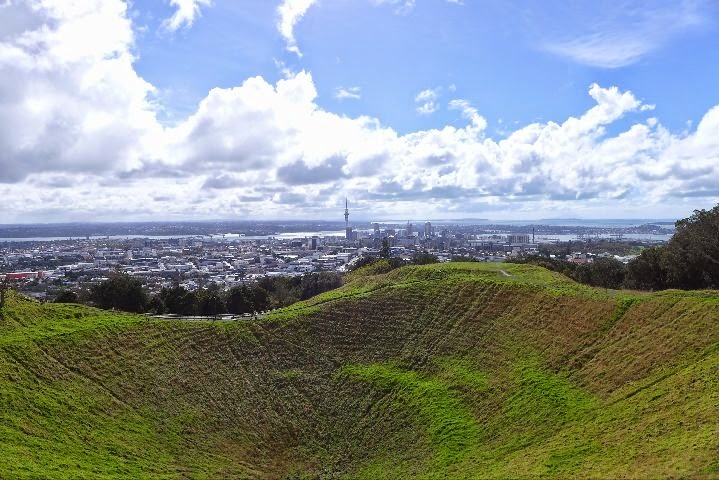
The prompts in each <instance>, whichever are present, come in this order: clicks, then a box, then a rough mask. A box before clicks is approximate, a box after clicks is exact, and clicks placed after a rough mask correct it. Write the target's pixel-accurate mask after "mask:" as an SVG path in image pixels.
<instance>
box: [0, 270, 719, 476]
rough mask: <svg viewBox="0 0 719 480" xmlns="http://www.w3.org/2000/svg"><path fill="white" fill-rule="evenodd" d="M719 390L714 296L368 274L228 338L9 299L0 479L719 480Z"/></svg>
mask: <svg viewBox="0 0 719 480" xmlns="http://www.w3.org/2000/svg"><path fill="white" fill-rule="evenodd" d="M502 271H504V273H503V272H502ZM717 372H719V292H707V291H698V292H679V291H666V292H659V293H640V292H629V291H615V290H603V289H595V288H590V287H587V286H584V285H578V284H576V283H574V282H572V281H570V280H568V279H566V278H565V277H563V276H561V275H558V274H555V273H552V272H549V271H547V270H544V269H541V268H538V267H533V266H528V265H509V264H499V265H497V264H476V263H472V264H443V265H427V266H417V267H405V268H401V269H397V270H391V271H389V270H387V269H383V268H382V266H381V265H379V266H373V267H371V269H365V270H363V271H359V272H355V273H353V274H351V275H350V277H349V279H348V282H347V284H346V285H344V286H343V287H342V288H340V289H337V290H334V291H331V292H326V293H324V294H322V295H319V296H317V297H314V298H312V299H309V300H307V301H305V302H300V303H299V304H296V305H293V306H291V307H288V308H286V309H283V310H280V311H277V312H275V313H273V314H272V315H270V316H268V317H265V318H261V319H258V320H255V321H240V322H231V323H227V322H222V323H220V322H218V323H211V322H208V323H203V322H188V323H182V322H172V321H159V320H151V319H147V318H145V317H140V316H133V315H125V314H117V313H110V312H104V311H100V310H95V309H92V308H87V307H83V306H79V305H59V304H48V305H41V304H37V303H34V302H32V301H29V300H26V299H22V298H20V297H19V296H17V295H14V296H11V297H10V300H9V303H8V305H7V306H6V307H5V309H4V311H3V314H2V319H1V320H0V479H6V478H7V479H15V478H18V479H22V478H27V479H30V478H33V479H35V478H67V479H71V478H72V479H75V478H87V479H95V478H128V479H129V478H133V479H134V478H153V479H154V478H157V479H160V478H162V479H164V478H168V479H170V478H172V479H174V478H207V479H214V478H326V479H330V478H357V479H381V478H386V479H395V478H427V479H435V478H436V479H440V478H458V479H459V478H462V479H463V478H467V479H469V478H537V477H551V478H567V477H572V476H576V477H581V478H620V477H621V478H652V479H653V478H719V374H718V373H717Z"/></svg>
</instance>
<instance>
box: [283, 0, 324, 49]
mask: <svg viewBox="0 0 719 480" xmlns="http://www.w3.org/2000/svg"><path fill="white" fill-rule="evenodd" d="M316 1H317V0H282V3H281V4H280V5H279V7H277V16H278V21H277V29H278V30H279V32H280V34H281V35H282V37H283V38H284V39H285V41H286V42H287V50H288V51H290V52H292V53H295V54H297V55H298V56H300V57H301V56H302V52H301V51H300V49H299V47H298V46H297V40H296V39H295V26H296V25H297V23H298V22H299V21H300V20H302V17H304V16H305V13H307V10H309V8H310V7H311V6H312V5H314V4H315V3H316Z"/></svg>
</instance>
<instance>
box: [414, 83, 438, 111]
mask: <svg viewBox="0 0 719 480" xmlns="http://www.w3.org/2000/svg"><path fill="white" fill-rule="evenodd" d="M440 91H441V88H439V87H438V88H427V89H425V90H422V91H421V92H419V93H418V94H417V95H415V97H414V103H416V104H417V108H416V109H415V110H416V112H417V113H418V114H419V115H430V114H432V113H434V112H436V111H437V110H439V103H438V102H437V98H438V97H439V92H440Z"/></svg>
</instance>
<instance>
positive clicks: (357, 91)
mask: <svg viewBox="0 0 719 480" xmlns="http://www.w3.org/2000/svg"><path fill="white" fill-rule="evenodd" d="M335 98H337V99H338V100H344V99H352V100H359V99H360V98H362V89H361V88H360V87H337V88H335Z"/></svg>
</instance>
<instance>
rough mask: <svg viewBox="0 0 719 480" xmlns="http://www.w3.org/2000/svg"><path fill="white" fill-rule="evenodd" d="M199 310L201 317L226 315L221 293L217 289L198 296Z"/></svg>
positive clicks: (205, 291) (203, 292)
mask: <svg viewBox="0 0 719 480" xmlns="http://www.w3.org/2000/svg"><path fill="white" fill-rule="evenodd" d="M197 310H198V312H199V313H200V315H205V316H208V317H216V316H217V315H220V314H222V313H225V311H226V310H225V302H224V301H223V300H222V296H221V295H220V293H219V291H217V290H215V289H208V290H204V291H202V292H200V293H199V294H198V295H197Z"/></svg>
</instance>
